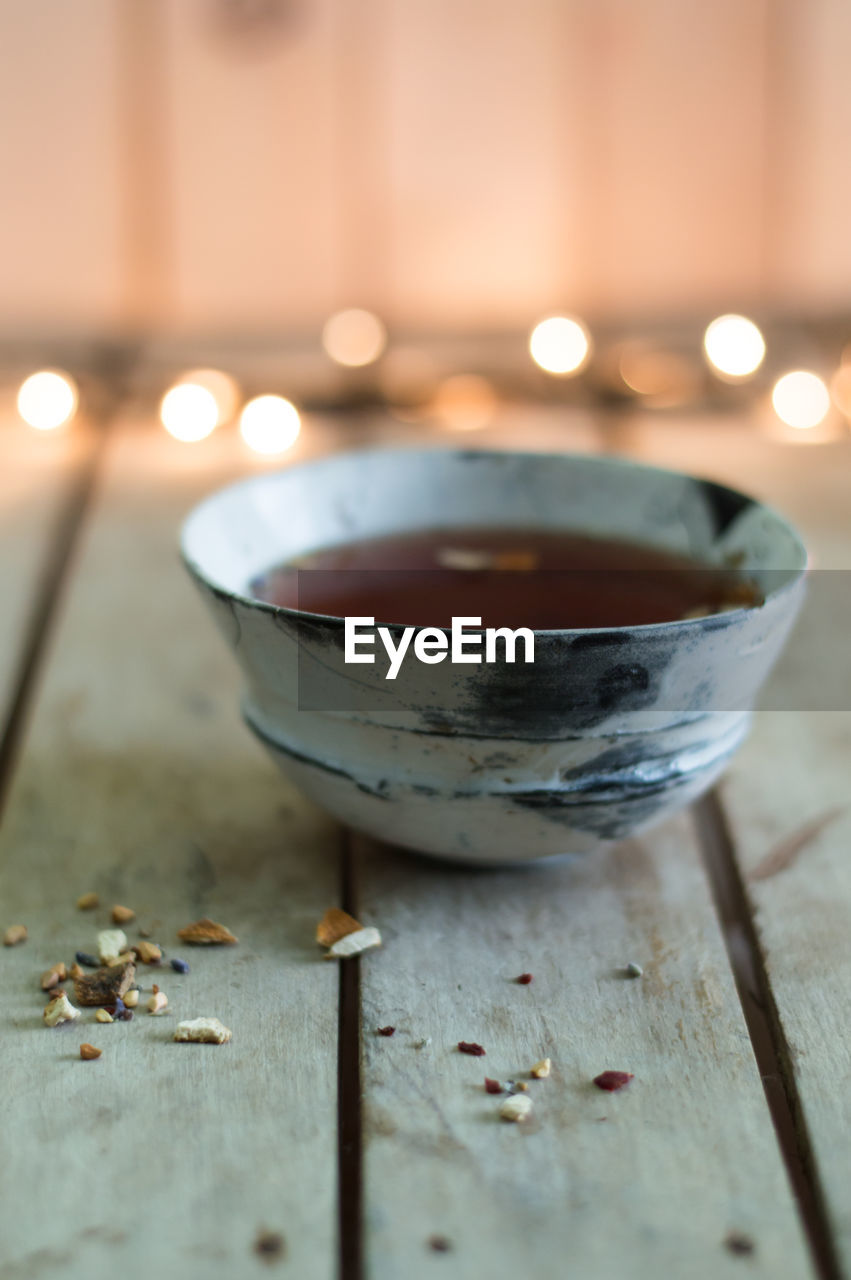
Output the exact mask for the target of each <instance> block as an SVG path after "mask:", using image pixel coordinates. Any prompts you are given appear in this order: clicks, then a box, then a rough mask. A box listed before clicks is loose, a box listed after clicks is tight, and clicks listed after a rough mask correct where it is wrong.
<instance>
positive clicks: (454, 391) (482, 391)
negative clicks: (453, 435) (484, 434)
mask: <svg viewBox="0 0 851 1280" xmlns="http://www.w3.org/2000/svg"><path fill="white" fill-rule="evenodd" d="M498 404H499V399H498V397H497V394H496V392H495V391H494V389H493V387H492V386H491V384H490V383H489V382H488V380H487V378H481V377H479V375H478V374H476V373H456V374H454V375H453V376H452V377H451V378H446V379H444V381H443V382H441V384H440V386H439V387H438V388H437V391H436V393H435V396H434V399H433V400H432V402H431V406H430V407H431V413H432V415H433V417H435V418H437V419H438V421H439V422H440V423H441V424H442V425H443V426H444V427H448V428H449V430H450V431H477V430H478V429H479V428H480V427H485V426H487V424H488V423H489V422H490V420H491V418H492V417H493V416H494V414H495V412H496V409H497V406H498Z"/></svg>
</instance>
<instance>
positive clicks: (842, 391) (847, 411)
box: [830, 359, 851, 418]
mask: <svg viewBox="0 0 851 1280" xmlns="http://www.w3.org/2000/svg"><path fill="white" fill-rule="evenodd" d="M830 395H831V398H832V400H833V403H834V404H835V405H836V407H837V409H838V410H839V412H840V413H841V414H842V415H843V416H844V417H846V418H851V362H846V361H845V360H844V359H843V362H842V364H841V365H840V366H839V368H838V369H837V370H836V373H835V374H834V375H833V377H832V378H831V380H830Z"/></svg>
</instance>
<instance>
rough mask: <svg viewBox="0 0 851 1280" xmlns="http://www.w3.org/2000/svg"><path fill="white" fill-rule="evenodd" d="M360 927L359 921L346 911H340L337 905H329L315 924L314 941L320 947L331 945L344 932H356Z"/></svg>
mask: <svg viewBox="0 0 851 1280" xmlns="http://www.w3.org/2000/svg"><path fill="white" fill-rule="evenodd" d="M362 928H363V925H362V924H361V923H360V921H358V920H355V918H354V916H350V915H349V914H348V912H346V911H341V910H340V908H339V907H329V908H328V910H327V911H326V912H325V915H324V916H323V917H322V919H321V920H320V921H319V924H318V925H317V926H316V941H317V942H318V943H319V945H320V946H322V947H333V945H334V943H335V942H339V941H340V939H341V938H345V936H346V934H348V933H357V932H358V930H360V929H362Z"/></svg>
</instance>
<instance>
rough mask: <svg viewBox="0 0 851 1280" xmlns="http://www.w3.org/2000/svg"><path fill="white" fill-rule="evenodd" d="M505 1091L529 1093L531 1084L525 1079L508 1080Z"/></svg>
mask: <svg viewBox="0 0 851 1280" xmlns="http://www.w3.org/2000/svg"><path fill="white" fill-rule="evenodd" d="M505 1091H506V1093H528V1092H529V1086H528V1084H527V1083H526V1081H525V1080H507V1081H506V1083H505Z"/></svg>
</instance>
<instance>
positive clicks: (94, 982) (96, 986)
mask: <svg viewBox="0 0 851 1280" xmlns="http://www.w3.org/2000/svg"><path fill="white" fill-rule="evenodd" d="M135 976H136V966H135V965H134V964H132V963H125V964H114V965H109V966H106V967H104V968H102V969H95V971H94V973H83V972H82V971H81V973H80V976H79V977H78V978H75V979H74V996H75V999H77V1000H78V1001H79V1003H80V1004H85V1005H93V1004H101V1005H104V1004H115V1002H116V1000H117V999H118V998H119V997H121V996H123V995H124V992H125V991H126V990H127V989H128V987H129V986H130V984H131V982H132V981H133V979H134V978H135Z"/></svg>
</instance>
